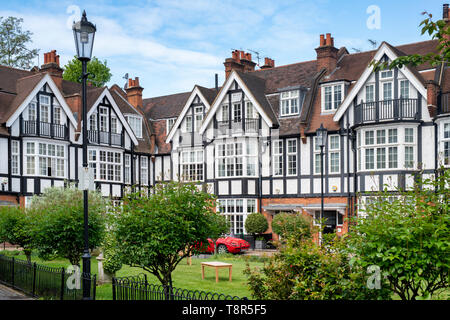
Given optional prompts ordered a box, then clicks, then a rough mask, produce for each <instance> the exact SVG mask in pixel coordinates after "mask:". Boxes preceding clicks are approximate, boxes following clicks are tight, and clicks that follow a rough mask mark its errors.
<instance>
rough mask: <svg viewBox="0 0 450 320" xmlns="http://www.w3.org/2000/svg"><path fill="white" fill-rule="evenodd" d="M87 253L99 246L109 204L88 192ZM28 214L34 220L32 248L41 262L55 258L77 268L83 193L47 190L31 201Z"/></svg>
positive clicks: (81, 248)
mask: <svg viewBox="0 0 450 320" xmlns="http://www.w3.org/2000/svg"><path fill="white" fill-rule="evenodd" d="M88 201H89V207H88V208H89V220H88V226H89V249H94V248H96V247H98V246H100V245H101V243H102V241H103V236H104V231H105V213H106V210H107V206H108V204H109V202H108V200H107V199H105V198H103V197H102V195H101V194H100V193H99V192H89V199H88ZM30 211H31V212H32V214H33V219H35V224H34V228H33V240H34V241H33V245H34V247H35V248H36V249H37V251H38V256H39V257H40V258H42V259H44V260H51V259H54V258H56V257H58V256H59V257H63V258H66V259H68V260H69V261H70V262H71V263H72V264H73V265H79V263H80V259H81V256H82V254H83V251H84V206H83V191H80V190H78V189H75V188H53V187H52V188H47V189H45V191H44V193H43V194H42V195H40V196H38V195H35V196H34V197H33V198H32V201H31V206H30Z"/></svg>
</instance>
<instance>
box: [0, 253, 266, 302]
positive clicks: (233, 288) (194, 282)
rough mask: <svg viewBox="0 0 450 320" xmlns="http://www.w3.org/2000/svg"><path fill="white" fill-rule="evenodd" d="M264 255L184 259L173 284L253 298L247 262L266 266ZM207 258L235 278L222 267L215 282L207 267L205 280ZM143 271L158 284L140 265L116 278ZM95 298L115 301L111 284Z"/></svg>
mask: <svg viewBox="0 0 450 320" xmlns="http://www.w3.org/2000/svg"><path fill="white" fill-rule="evenodd" d="M0 254H5V255H9V256H14V257H16V258H18V259H23V260H25V259H26V258H25V255H23V254H22V253H21V252H20V251H0ZM264 260H265V259H264V258H261V257H253V256H251V257H250V256H242V255H236V256H233V255H231V254H224V255H217V256H210V257H209V258H208V259H197V258H192V265H188V264H187V261H186V260H185V259H184V260H183V261H181V262H180V263H179V264H178V266H177V268H176V269H175V271H174V272H173V274H172V281H173V286H174V287H177V288H181V289H188V290H200V291H210V292H214V293H222V294H226V295H232V296H238V297H240V298H242V297H247V298H249V299H251V294H250V291H249V289H248V286H247V283H246V281H247V278H246V276H245V275H244V274H243V271H244V270H245V267H246V261H248V262H249V264H250V267H251V268H254V267H263V265H264ZM32 261H33V262H36V263H38V264H43V265H46V266H51V267H64V268H67V267H68V266H69V265H70V263H69V261H68V260H66V259H61V258H59V259H55V260H52V261H43V260H42V259H39V258H38V257H37V256H35V255H33V256H32ZM204 261H221V262H227V263H232V264H233V271H232V281H231V282H230V281H228V269H220V270H219V282H218V283H216V275H215V270H214V269H213V268H208V267H207V268H205V279H204V280H202V275H201V262H204ZM91 272H92V273H94V274H98V263H97V260H96V258H95V257H93V258H92V259H91ZM140 273H145V274H147V279H148V281H149V283H154V284H159V280H158V279H157V278H156V277H155V276H154V275H152V274H150V273H148V272H145V271H143V270H142V269H141V268H132V267H129V266H123V267H122V269H121V270H119V271H118V272H117V273H116V276H117V277H124V276H132V275H138V274H140ZM96 290H97V293H96V299H97V300H112V285H111V284H104V285H99V286H97V289H96Z"/></svg>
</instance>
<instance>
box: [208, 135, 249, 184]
mask: <svg viewBox="0 0 450 320" xmlns="http://www.w3.org/2000/svg"><path fill="white" fill-rule="evenodd" d="M255 143H256V142H255V140H248V141H244V140H238V141H233V142H221V143H217V144H216V145H215V148H216V151H215V157H216V158H215V161H216V165H215V170H216V177H217V178H218V179H224V178H232V177H256V176H257V175H258V165H257V164H258V150H257V148H254V147H252V146H248V145H247V144H255ZM250 165H251V166H255V170H254V171H253V170H250V168H249V167H248V166H250ZM238 168H239V169H238ZM253 173H254V174H253Z"/></svg>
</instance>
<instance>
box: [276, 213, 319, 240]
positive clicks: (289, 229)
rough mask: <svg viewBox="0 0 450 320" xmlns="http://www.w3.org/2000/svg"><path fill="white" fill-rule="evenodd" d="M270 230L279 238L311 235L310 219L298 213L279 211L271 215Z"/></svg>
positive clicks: (299, 237) (300, 237)
mask: <svg viewBox="0 0 450 320" xmlns="http://www.w3.org/2000/svg"><path fill="white" fill-rule="evenodd" d="M272 231H273V232H274V233H276V234H278V235H279V236H280V237H281V238H283V239H287V238H289V237H294V238H296V239H298V240H301V239H306V238H310V237H311V236H312V219H308V218H307V217H305V216H303V215H302V214H300V213H279V214H277V215H275V216H274V217H273V220H272Z"/></svg>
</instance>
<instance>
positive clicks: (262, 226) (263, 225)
mask: <svg viewBox="0 0 450 320" xmlns="http://www.w3.org/2000/svg"><path fill="white" fill-rule="evenodd" d="M268 228H269V224H268V223H267V219H266V217H264V215H263V214H262V213H252V214H249V215H248V216H247V219H246V220H245V230H246V231H247V232H248V233H251V234H253V235H255V234H261V233H264V232H265V231H266V230H267V229H268Z"/></svg>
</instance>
